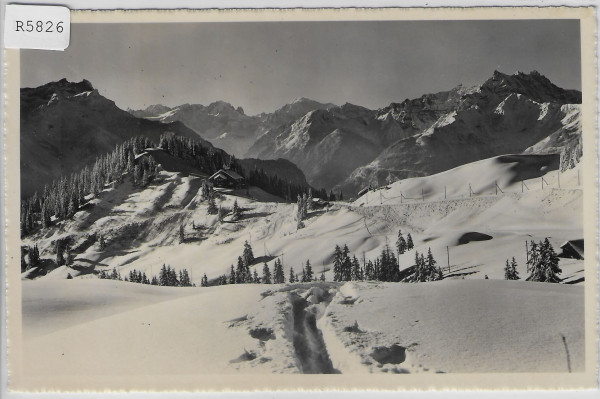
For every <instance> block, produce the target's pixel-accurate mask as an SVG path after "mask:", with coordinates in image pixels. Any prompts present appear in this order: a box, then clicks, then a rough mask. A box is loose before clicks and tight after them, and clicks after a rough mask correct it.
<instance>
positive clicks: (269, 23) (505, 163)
mask: <svg viewBox="0 0 600 399" xmlns="http://www.w3.org/2000/svg"><path fill="white" fill-rule="evenodd" d="M271 12H273V11H271ZM297 12H298V13H299V16H300V17H298V15H296V14H293V13H292V14H291V15H292V18H286V14H284V13H283V12H281V14H277V12H275V13H276V14H277V15H276V16H275V17H273V18H265V19H262V17H261V14H260V13H257V14H250V15H251V17H250V18H249V19H248V20H238V19H237V18H231V19H228V18H227V16H228V15H229V14H227V12H222V13H221V14H219V13H217V14H214V15H216V17H215V18H214V19H210V20H209V19H205V18H204V17H202V14H200V15H199V17H200V18H199V20H194V21H192V20H189V19H186V20H185V22H173V21H172V18H173V15H172V14H164V16H165V20H164V21H157V18H153V19H152V21H144V23H142V22H136V21H135V18H133V17H131V15H129V16H126V18H124V19H119V18H116V19H115V20H113V21H110V22H103V21H104V19H102V20H99V21H97V22H96V21H94V23H92V22H90V20H92V19H93V18H95V17H98V15H91V14H82V15H81V20H82V21H83V22H78V20H77V15H74V16H73V17H72V18H73V22H74V23H73V24H72V25H71V39H70V44H69V47H68V48H67V49H66V50H65V51H40V50H31V49H22V50H18V51H16V52H17V53H18V58H17V65H18V76H19V80H18V82H17V83H16V84H18V98H16V99H15V98H13V99H12V101H13V107H16V108H18V111H17V112H18V124H17V126H18V131H17V132H13V133H10V134H14V137H15V142H16V143H17V146H16V147H14V148H13V150H14V152H15V153H14V154H13V155H12V156H13V157H14V158H12V159H13V160H17V159H18V162H16V163H15V164H13V165H12V167H13V168H15V169H16V170H17V176H18V177H17V184H18V187H20V189H19V191H18V194H17V195H18V199H17V198H16V197H15V198H14V200H15V201H17V200H18V201H19V205H18V209H19V212H20V214H19V215H18V216H17V215H13V216H14V219H13V225H12V229H13V234H15V235H17V236H18V237H19V238H18V242H19V244H20V245H19V247H18V248H13V252H12V253H13V263H12V264H10V265H9V269H12V270H13V273H17V272H16V270H19V271H18V276H17V278H16V280H12V285H13V286H14V285H18V287H17V288H16V290H17V291H14V290H15V288H13V287H9V290H8V298H9V301H10V300H11V298H18V302H19V303H17V304H16V305H15V303H12V306H17V309H20V315H19V319H18V323H17V326H16V327H15V328H17V329H18V330H19V331H20V333H19V336H20V346H19V348H20V350H19V351H18V352H17V353H16V354H15V353H14V352H13V353H12V354H9V356H13V357H14V356H17V357H18V360H16V363H13V364H18V366H19V371H18V372H17V373H16V374H17V375H18V376H19V377H18V381H19V386H20V388H23V389H25V390H27V388H28V387H34V386H35V387H37V388H40V387H41V388H44V387H47V388H50V389H52V388H53V387H58V386H63V385H60V384H63V383H66V384H73V385H72V386H73V387H75V388H76V389H84V390H85V389H90V390H97V389H102V387H103V385H102V384H104V383H105V382H104V381H116V382H114V383H113V382H111V383H110V384H109V383H108V382H107V383H106V387H108V388H116V389H120V388H129V389H134V390H152V389H154V387H155V385H154V384H156V383H157V381H156V379H157V376H167V378H170V377H172V379H170V380H168V384H167V385H168V387H169V389H178V390H194V389H196V390H198V389H199V390H204V389H211V388H216V389H218V388H223V387H227V384H228V381H229V382H231V378H237V377H231V375H239V376H242V377H243V376H246V375H252V377H251V378H249V381H255V384H257V385H252V384H249V385H248V386H247V387H246V388H251V387H258V388H265V387H267V388H269V387H270V388H272V389H275V388H276V387H277V386H278V382H277V381H278V379H280V378H281V379H283V378H288V380H286V381H293V379H292V380H289V378H290V377H291V376H293V375H299V374H311V375H314V374H331V376H330V377H328V379H322V380H318V382H317V383H312V382H309V383H307V385H301V384H299V383H298V384H296V387H297V388H306V389H310V388H311V387H330V388H342V389H344V388H346V389H348V388H352V387H353V386H354V385H353V383H352V382H351V383H349V384H346V385H340V383H339V381H341V380H338V378H343V375H344V374H351V375H353V376H354V379H355V383H356V384H363V385H361V386H366V387H370V388H375V389H376V388H378V387H379V386H378V385H377V383H375V382H372V383H370V382H369V381H370V380H369V378H370V377H369V376H372V377H373V378H375V377H377V375H381V376H384V377H381V378H383V379H382V380H377V381H384V382H383V383H382V385H381V387H383V386H385V387H389V386H393V387H396V388H399V389H401V388H402V387H403V386H408V385H405V384H408V382H409V381H413V380H411V379H412V378H416V377H415V374H416V375H417V377H418V378H420V379H418V380H414V381H418V383H412V382H411V384H412V385H411V386H412V387H413V388H414V387H415V384H417V385H416V386H417V388H418V387H422V388H427V387H430V386H436V381H442V382H441V384H442V385H443V386H446V387H447V386H455V387H457V388H461V387H462V386H461V385H456V383H453V382H452V381H453V380H452V379H449V377H448V376H450V377H452V376H453V375H456V376H462V377H463V378H468V376H469V375H475V374H477V375H480V374H486V375H488V376H493V375H494V373H498V374H502V375H503V376H505V377H506V376H508V377H506V378H504V379H503V381H502V382H499V383H497V384H496V386H510V384H511V381H512V379H513V378H514V380H515V381H521V383H520V384H521V385H519V386H521V387H523V386H526V384H527V381H530V383H531V384H533V385H534V386H535V387H537V388H541V389H544V388H556V387H560V386H561V381H569V380H568V378H571V377H573V378H575V377H577V376H580V377H581V379H579V380H577V381H583V382H580V383H579V384H580V385H581V386H589V385H586V384H592V385H593V384H594V381H595V379H594V373H596V372H597V358H596V352H595V351H596V349H597V348H594V347H593V346H594V345H597V343H596V341H595V336H590V335H589V334H590V333H591V334H592V335H595V330H588V329H589V328H590V327H595V314H596V313H597V305H596V302H595V301H596V299H595V297H592V298H591V300H592V302H590V295H593V293H594V292H595V290H596V280H595V279H596V271H595V268H596V247H597V241H596V226H595V225H593V224H592V225H591V228H590V227H589V225H586V223H588V221H587V220H586V219H590V220H589V221H590V222H594V220H595V219H596V215H597V213H596V206H597V205H595V202H594V201H596V199H595V195H596V187H597V185H596V180H595V179H596V171H595V165H596V156H597V154H596V143H595V137H596V131H595V129H596V127H595V125H594V123H593V121H594V118H595V113H594V112H595V108H594V107H595V103H594V101H595V97H596V90H595V84H596V77H595V76H594V74H593V73H591V76H588V80H587V81H588V82H589V81H590V80H589V78H591V82H592V83H591V86H586V84H585V82H586V80H585V73H586V72H585V71H587V73H588V75H589V74H590V72H589V69H586V68H587V67H586V65H584V64H585V58H584V56H583V55H582V54H584V50H588V49H584V47H585V46H584V44H583V43H584V39H585V40H587V38H586V37H585V35H584V33H583V32H584V29H583V23H584V22H583V20H585V19H586V18H588V19H589V17H590V15H593V12H590V10H589V9H572V10H570V14H569V13H568V12H567V11H566V10H565V16H564V17H560V14H556V13H555V14H552V15H553V16H552V17H548V18H545V17H544V13H543V12H544V10H543V9H538V10H535V9H530V10H528V11H527V12H526V13H525V14H524V15H530V16H531V17H530V18H526V17H519V18H518V19H515V18H508V17H506V15H509V14H503V15H505V17H503V18H499V19H494V18H492V17H489V18H472V17H470V18H465V19H462V18H461V14H460V13H459V12H454V13H450V14H449V16H448V18H446V19H440V18H439V14H435V13H434V12H432V13H431V14H430V16H431V17H430V18H412V17H411V18H405V17H403V15H404V14H403V13H402V12H401V11H398V10H396V12H397V14H395V15H397V17H394V18H390V17H389V16H388V17H386V18H380V17H381V14H374V15H372V16H370V15H369V14H368V11H364V12H367V16H366V17H363V18H354V17H353V15H354V14H344V13H341V14H335V13H334V14H333V17H332V18H313V17H314V16H315V15H316V14H315V13H317V12H316V11H313V14H310V13H302V12H300V11H297ZM439 12H440V13H441V11H439ZM150 13H151V12H147V13H146V14H143V15H146V16H147V15H148V14H150ZM134 14H135V13H134ZM317 14H318V13H317ZM214 15H213V16H214ZM436 15H438V17H436V18H433V17H434V16H436ZM490 15H492V14H490ZM557 15H558V17H557ZM158 16H159V18H160V16H161V14H160V13H159V14H158ZM294 16H296V17H294ZM311 16H312V17H311ZM106 17H108V19H110V18H111V17H110V15H108V14H107V15H104V16H103V18H106ZM594 18H595V17H594ZM192 19H193V18H192ZM140 20H141V16H140ZM593 22H595V20H594V21H593ZM592 49H593V47H592ZM594 62H595V59H594ZM587 90H589V91H587ZM586 91H587V92H586ZM586 99H591V100H590V101H591V103H590V104H586V103H585V102H586ZM7 101H10V99H9V100H7ZM585 106H591V107H592V108H591V109H592V113H591V114H588V115H586V114H585V112H584V109H585ZM585 118H588V120H590V118H591V121H592V123H591V124H588V125H585V124H584V120H585ZM584 126H587V128H589V130H588V131H586V129H585V128H584ZM586 135H587V136H586ZM584 144H585V148H584ZM6 152H7V156H10V152H11V149H9V148H7V149H6ZM16 157H18V158H16ZM585 165H588V167H585ZM589 165H591V168H590V167H589ZM590 182H591V185H590ZM586 195H589V196H591V198H592V199H591V205H590V203H589V202H586V201H588V199H586ZM586 237H587V238H588V239H589V240H588V242H586V243H585V244H587V248H586V249H584V248H585V245H584V241H585V240H586ZM18 251H20V269H19V266H18V265H17V264H16V262H17V259H18V258H19V252H18ZM9 282H10V280H9ZM11 289H12V290H13V291H11ZM14 292H19V295H18V296H12V293H14ZM586 298H587V299H586ZM590 312H591V318H590V316H588V315H589V313H590ZM10 317H11V316H10V315H9V330H10V328H11V324H10ZM592 323H593V326H592ZM13 326H15V324H13ZM586 327H587V328H588V329H586ZM588 331H589V332H588ZM586 334H588V335H586ZM590 343H591V344H592V347H590ZM340 375H341V376H340ZM544 375H552V376H554V377H555V378H553V379H552V380H551V381H550V382H548V383H547V385H544V383H543V382H540V381H542V380H541V378H543V376H544ZM94 376H96V377H97V378H96V379H95V380H93V378H92V377H94ZM209 376H212V377H211V378H213V377H214V385H210V384H211V382H210V379H207V377H209ZM254 376H256V377H254ZM465 376H466V377H465ZM590 376H591V379H590V378H589V377H590ZM356 377H360V378H356ZM538 377H539V378H540V380H539V381H538V380H537V379H536V378H538ZM178 378H181V379H183V380H185V382H182V385H180V386H179V385H177V381H178ZM202 378H204V379H203V380H202V381H204V383H203V384H209V385H200V384H196V385H194V381H200V379H202ZM90 379H92V380H93V383H91V384H90V385H86V383H85V381H89V380H90ZM111 379H112V380H111ZM519 379H520V380H519ZM563 379H564V380H563ZM207 381H208V382H207ZM269 381H270V382H269ZM345 381H349V380H345ZM350 381H352V380H350ZM373 381H375V380H373ZM163 382H164V381H163ZM55 383H56V384H57V385H54V384H55ZM40 384H42V385H40ZM286 384H291V385H287V386H288V387H289V386H294V383H293V382H291V383H289V382H286ZM418 384H420V385H418ZM473 384H475V386H477V380H471V381H470V383H469V384H467V385H465V386H473ZM357 386H358V385H357Z"/></svg>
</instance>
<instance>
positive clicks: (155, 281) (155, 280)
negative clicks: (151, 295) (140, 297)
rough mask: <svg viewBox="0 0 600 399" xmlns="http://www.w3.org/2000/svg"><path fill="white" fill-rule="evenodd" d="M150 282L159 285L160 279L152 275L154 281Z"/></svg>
mask: <svg viewBox="0 0 600 399" xmlns="http://www.w3.org/2000/svg"><path fill="white" fill-rule="evenodd" d="M150 284H151V285H158V279H157V278H156V276H152V282H151V283H150Z"/></svg>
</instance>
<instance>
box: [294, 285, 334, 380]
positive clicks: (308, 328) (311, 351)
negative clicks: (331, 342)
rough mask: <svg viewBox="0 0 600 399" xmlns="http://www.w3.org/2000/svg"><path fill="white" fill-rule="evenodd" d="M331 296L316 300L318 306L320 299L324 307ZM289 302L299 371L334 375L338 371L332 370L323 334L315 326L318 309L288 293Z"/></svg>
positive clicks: (298, 296) (303, 299) (327, 295)
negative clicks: (291, 310) (292, 315)
mask: <svg viewBox="0 0 600 399" xmlns="http://www.w3.org/2000/svg"><path fill="white" fill-rule="evenodd" d="M331 297H332V296H331V295H329V294H326V296H325V298H318V299H317V300H319V302H317V304H318V305H321V304H322V302H320V300H321V299H322V300H323V301H324V302H325V307H327V305H328V304H329V302H330V301H331ZM289 298H290V302H291V303H292V309H293V314H294V319H293V323H294V351H295V354H296V358H297V359H298V362H299V366H300V369H301V371H302V372H303V373H304V374H336V373H339V371H338V370H336V369H334V368H333V364H332V362H331V359H330V358H329V354H328V352H327V347H326V344H325V341H324V340H323V333H322V332H321V330H320V329H319V327H318V325H317V316H318V310H319V308H317V307H315V306H316V305H313V306H311V304H310V303H309V302H308V301H307V300H306V299H305V298H303V297H301V296H300V295H298V294H297V293H290V295H289Z"/></svg>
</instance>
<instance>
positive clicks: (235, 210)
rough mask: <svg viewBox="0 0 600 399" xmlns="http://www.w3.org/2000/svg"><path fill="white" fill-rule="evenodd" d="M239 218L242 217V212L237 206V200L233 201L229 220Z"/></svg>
mask: <svg viewBox="0 0 600 399" xmlns="http://www.w3.org/2000/svg"><path fill="white" fill-rule="evenodd" d="M241 216H242V210H241V208H240V206H239V205H238V202H237V200H235V201H234V202H233V209H232V211H231V220H233V221H236V220H239V219H240V217H241Z"/></svg>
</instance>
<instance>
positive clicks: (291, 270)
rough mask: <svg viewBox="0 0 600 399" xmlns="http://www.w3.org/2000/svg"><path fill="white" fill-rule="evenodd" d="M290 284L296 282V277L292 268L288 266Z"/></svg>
mask: <svg viewBox="0 0 600 399" xmlns="http://www.w3.org/2000/svg"><path fill="white" fill-rule="evenodd" d="M289 282H290V283H295V282H296V275H295V274H294V267H293V266H290V280H289Z"/></svg>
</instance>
